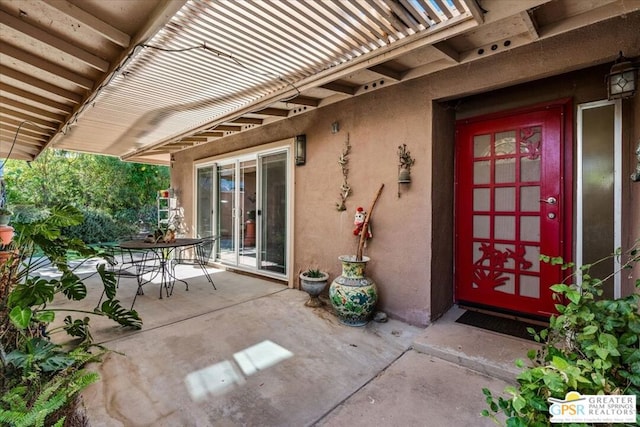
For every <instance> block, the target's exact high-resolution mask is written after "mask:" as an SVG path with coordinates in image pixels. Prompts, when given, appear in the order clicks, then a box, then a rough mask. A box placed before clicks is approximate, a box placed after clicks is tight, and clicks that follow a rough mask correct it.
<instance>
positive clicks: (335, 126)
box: [331, 122, 340, 133]
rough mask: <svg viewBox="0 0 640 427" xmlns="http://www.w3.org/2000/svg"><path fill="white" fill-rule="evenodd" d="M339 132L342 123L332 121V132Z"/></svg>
mask: <svg viewBox="0 0 640 427" xmlns="http://www.w3.org/2000/svg"><path fill="white" fill-rule="evenodd" d="M338 132H340V123H338V122H333V123H331V133H338Z"/></svg>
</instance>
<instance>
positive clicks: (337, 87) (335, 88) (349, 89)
mask: <svg viewBox="0 0 640 427" xmlns="http://www.w3.org/2000/svg"><path fill="white" fill-rule="evenodd" d="M320 87H321V88H322V89H327V90H330V91H332V92H338V93H345V94H347V95H355V94H356V88H355V87H354V86H349V85H345V84H342V83H336V82H329V83H325V84H323V85H321V86H320Z"/></svg>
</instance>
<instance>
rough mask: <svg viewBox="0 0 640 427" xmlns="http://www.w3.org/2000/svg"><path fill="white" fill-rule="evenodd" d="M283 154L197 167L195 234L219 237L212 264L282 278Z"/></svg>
mask: <svg viewBox="0 0 640 427" xmlns="http://www.w3.org/2000/svg"><path fill="white" fill-rule="evenodd" d="M287 153H288V152H287V151H280V152H273V153H265V154H255V155H251V156H245V157H242V158H233V159H228V160H222V161H219V162H218V163H216V164H215V165H208V166H202V167H199V168H198V173H197V176H198V195H197V200H198V203H197V211H198V212H197V218H198V224H197V230H198V233H199V234H201V235H203V234H204V233H206V232H208V231H209V230H212V231H213V234H215V235H217V236H218V239H217V250H216V255H215V256H216V260H217V261H219V262H221V263H223V264H227V265H232V266H238V267H242V268H246V269H255V270H261V271H264V272H268V273H269V274H274V275H286V273H287V236H288V221H289V219H288V193H289V189H288V178H287V159H288V154H287Z"/></svg>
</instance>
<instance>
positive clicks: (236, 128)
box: [212, 125, 242, 132]
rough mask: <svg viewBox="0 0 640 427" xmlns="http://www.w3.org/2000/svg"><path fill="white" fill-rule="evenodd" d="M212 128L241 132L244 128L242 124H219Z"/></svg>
mask: <svg viewBox="0 0 640 427" xmlns="http://www.w3.org/2000/svg"><path fill="white" fill-rule="evenodd" d="M212 129H213V130H217V131H222V132H240V131H241V130H242V126H231V125H218V126H216V127H214V128H212Z"/></svg>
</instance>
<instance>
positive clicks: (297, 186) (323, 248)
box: [171, 15, 640, 326]
mask: <svg viewBox="0 0 640 427" xmlns="http://www.w3.org/2000/svg"><path fill="white" fill-rule="evenodd" d="M631 28H640V19H639V17H638V15H633V16H632V18H631V19H627V20H620V21H616V23H615V25H613V24H612V23H607V22H605V23H604V24H602V25H601V30H602V31H601V32H598V31H597V28H596V29H595V30H590V31H583V32H581V31H578V32H575V33H571V34H570V35H568V36H566V37H558V38H555V39H551V40H541V41H539V42H537V43H534V44H532V45H529V46H526V47H524V48H521V49H515V50H513V51H510V52H507V53H504V54H498V55H495V56H492V57H489V58H485V59H482V60H479V61H475V62H471V63H468V64H464V65H461V66H458V67H455V68H452V69H448V70H445V71H441V72H438V73H435V74H432V75H429V76H426V77H422V78H417V79H414V80H409V81H407V82H402V83H398V84H395V85H393V86H388V87H382V88H378V89H375V90H372V91H371V92H370V93H365V94H363V95H360V96H358V97H354V98H350V99H347V100H345V101H341V102H339V103H336V104H332V105H329V106H326V107H324V108H322V107H321V108H318V109H315V110H312V111H310V112H307V113H304V114H301V115H298V116H295V117H291V118H289V119H287V120H284V121H278V122H275V123H272V124H269V125H264V126H262V127H260V128H257V129H253V130H248V131H245V132H242V133H240V134H237V135H233V136H230V137H227V138H225V139H224V142H223V143H220V142H215V141H214V142H211V143H208V144H205V145H201V146H197V147H194V148H192V149H188V150H185V151H181V152H178V153H176V155H175V162H174V164H173V169H172V171H171V173H172V186H173V187H174V188H176V189H177V194H178V199H179V204H180V205H181V206H182V207H184V209H185V214H186V218H187V222H188V223H189V224H191V223H192V219H193V217H194V214H193V206H194V203H193V197H194V194H193V192H194V187H193V183H194V162H196V163H197V162H198V161H201V160H202V159H207V158H208V159H211V158H215V157H216V156H221V155H222V154H224V153H233V152H236V151H238V150H242V149H246V148H248V147H256V146H260V145H261V144H267V143H271V142H276V141H285V140H286V141H288V142H289V143H292V142H293V137H294V136H295V135H298V134H305V135H306V137H307V162H306V165H304V166H297V167H293V166H292V168H293V169H292V172H293V173H292V177H293V195H294V200H293V206H294V208H293V241H292V243H293V246H292V255H293V259H292V264H291V266H290V277H289V285H290V286H292V287H298V274H299V273H300V271H302V270H305V269H307V268H310V267H313V268H320V269H323V270H326V271H328V272H329V274H330V276H331V277H330V279H333V278H335V277H336V276H337V275H339V274H340V271H341V270H340V263H339V262H338V259H337V258H338V256H340V255H346V254H354V253H355V250H356V245H357V238H356V237H355V236H354V235H353V233H352V230H353V216H354V212H355V210H356V208H357V207H359V206H362V207H363V208H365V209H367V208H368V206H369V204H370V203H371V202H372V200H373V198H374V195H375V193H376V191H377V190H378V188H379V187H380V185H381V184H384V185H385V188H384V190H383V192H382V195H381V197H380V199H379V201H378V204H377V205H376V208H375V211H374V213H373V217H372V227H373V239H372V240H371V241H369V243H368V246H367V248H366V251H365V254H366V255H367V256H369V257H370V258H371V261H370V262H369V264H368V266H367V275H368V276H370V277H371V278H372V279H373V280H375V282H376V283H377V284H378V289H379V296H380V302H379V309H380V310H383V311H385V312H387V313H388V314H389V315H390V316H392V317H394V318H397V319H400V320H403V321H406V322H408V323H411V324H415V325H422V326H423V325H427V324H428V323H429V322H430V321H432V320H433V319H432V306H434V307H435V306H438V309H437V313H435V314H434V316H433V317H434V318H435V317H437V316H438V315H439V314H441V312H442V310H443V309H445V308H446V307H448V306H449V305H451V304H452V303H453V300H452V292H451V291H449V292H438V293H437V301H436V303H434V302H433V301H432V286H438V287H449V288H448V289H449V290H452V289H453V265H452V256H451V252H452V250H453V248H452V246H453V245H452V242H453V230H452V221H442V218H439V219H440V221H436V222H434V215H447V216H448V217H452V215H453V204H452V202H451V200H452V191H453V179H452V178H453V168H452V167H451V166H452V165H451V163H450V162H452V160H451V159H452V153H453V148H452V147H449V145H446V146H437V145H434V144H452V143H453V140H454V139H453V132H454V127H453V126H454V122H453V118H454V117H455V115H456V114H457V115H458V118H460V117H462V116H463V115H465V114H467V115H477V114H481V113H486V112H490V111H500V110H506V109H509V108H515V107H517V106H522V105H532V104H536V103H538V102H541V101H544V100H552V99H558V98H561V97H563V96H569V97H576V96H577V97H578V98H580V102H587V101H591V100H597V99H603V98H605V97H606V92H604V82H603V80H602V76H600V75H598V76H596V77H594V79H593V81H597V83H584V82H585V81H586V80H585V78H584V76H581V77H580V78H575V79H573V80H571V79H569V80H567V82H568V83H567V86H566V87H565V88H564V90H557V91H556V90H555V89H554V90H547V91H541V90H540V88H542V87H544V84H545V83H544V81H543V82H542V83H539V84H533V85H532V86H530V87H528V88H527V89H526V90H520V91H518V92H517V96H514V95H513V94H512V95H508V91H509V87H512V86H514V85H517V84H520V83H523V82H527V81H533V80H536V79H541V78H545V77H549V76H554V75H559V74H562V73H566V72H569V71H574V70H579V69H584V68H587V67H591V66H593V65H594V64H598V63H605V62H609V63H610V61H612V60H613V59H614V58H615V56H616V55H617V52H618V51H619V50H623V51H624V52H625V55H627V56H629V57H633V56H638V55H640V39H639V37H640V36H638V32H637V31H636V32H633V31H631V30H630V29H631ZM578 46H579V48H578ZM612 46H614V47H612ZM587 80H588V79H587ZM576 82H577V83H579V84H580V82H583V83H582V84H583V85H585V84H586V85H587V86H588V87H586V88H585V87H584V86H582V87H580V86H579V87H576V86H575V84H576ZM556 84H557V82H556ZM572 85H574V86H572ZM596 85H597V86H596ZM552 87H553V86H552ZM501 88H507V89H504V90H505V91H506V92H504V93H503V95H500V94H499V92H493V95H492V93H489V92H490V91H496V90H498V89H501ZM479 93H487V94H488V95H487V98H486V100H487V102H485V103H483V102H482V97H476V98H468V97H469V96H471V95H474V94H479ZM505 93H506V95H505ZM495 94H498V95H497V96H494V95H495ZM463 98H467V100H468V101H469V104H465V105H467V107H466V110H465V108H464V107H463V108H462V109H461V110H460V111H459V112H456V105H458V104H459V102H460V101H461V100H463ZM639 99H640V96H636V97H635V101H634V102H633V104H632V103H627V104H625V105H628V106H630V107H632V111H635V113H633V114H634V117H635V119H633V118H631V119H629V120H630V122H631V123H633V124H632V125H630V126H631V127H632V129H633V133H634V141H635V142H634V141H630V139H627V142H626V144H627V146H626V148H625V153H630V152H631V149H630V148H629V147H628V146H629V145H630V144H631V143H632V142H633V144H635V143H636V142H638V141H640V120H638V118H637V115H638V113H637V112H638V111H640V105H639V104H640V101H639ZM441 101H447V103H444V102H441ZM448 101H451V102H448ZM434 102H435V103H436V104H435V105H436V107H437V111H436V113H437V114H436V117H440V120H439V122H438V123H436V124H435V127H434V123H432V116H433V114H432V113H433V111H432V109H434V106H433V105H432V103H434ZM473 103H475V106H474V105H473ZM574 107H575V105H574ZM450 109H453V110H454V113H448V112H447V111H449V110H450ZM333 122H338V123H339V126H340V130H339V132H337V133H332V132H331V124H332V123H333ZM443 134H444V135H447V137H446V138H443V139H442V140H433V138H432V135H443ZM347 138H348V139H349V143H350V144H351V146H352V148H351V153H350V155H349V163H348V168H349V174H348V182H349V184H350V186H351V188H352V194H351V195H350V196H349V198H348V199H347V203H346V205H347V210H346V211H343V212H339V211H337V209H336V203H337V202H338V201H339V193H340V186H341V183H342V174H341V169H340V165H339V164H338V158H339V156H340V154H341V152H342V149H343V147H344V144H345V142H346V140H347ZM401 144H407V148H408V150H410V152H411V155H412V157H413V158H414V159H415V165H414V166H413V168H412V170H411V177H412V182H411V184H409V185H407V186H403V188H402V189H401V190H400V193H401V195H400V197H398V184H397V173H398V157H397V154H396V153H397V149H398V146H399V145H401ZM434 147H438V148H439V149H438V150H434ZM443 147H444V148H445V149H442V148H443ZM434 154H435V155H434ZM627 181H628V180H627ZM627 185H628V183H627ZM628 194H629V196H628V197H629V199H628V200H627V201H625V212H624V218H625V221H626V222H625V229H627V230H631V232H632V233H635V235H636V237H638V235H639V234H640V233H639V230H640V206H639V205H640V202H639V199H640V184H634V185H633V187H632V188H631V190H630V191H628ZM432 201H433V203H432ZM434 206H438V210H434V209H433V208H434ZM434 224H436V225H437V226H438V227H440V228H438V229H437V230H436V232H434V230H433V226H434ZM439 250H440V251H445V252H446V254H445V255H444V256H439V257H435V258H434V259H436V262H437V263H438V264H437V265H436V266H435V267H434V266H432V257H433V253H434V252H435V251H439ZM440 255H441V254H440ZM442 263H447V264H448V265H446V266H444V267H443V265H442ZM636 277H637V276H636ZM433 280H436V281H437V283H432V281H433ZM627 286H628V285H627ZM434 295H436V293H434Z"/></svg>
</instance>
